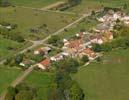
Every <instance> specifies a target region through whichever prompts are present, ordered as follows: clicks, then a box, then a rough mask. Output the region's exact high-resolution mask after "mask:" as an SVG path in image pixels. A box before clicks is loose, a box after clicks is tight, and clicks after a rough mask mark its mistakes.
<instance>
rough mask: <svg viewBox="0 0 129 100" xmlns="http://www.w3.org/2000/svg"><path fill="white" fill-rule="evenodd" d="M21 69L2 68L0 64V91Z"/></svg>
mask: <svg viewBox="0 0 129 100" xmlns="http://www.w3.org/2000/svg"><path fill="white" fill-rule="evenodd" d="M20 72H21V70H19V69H14V68H5V67H4V68H3V67H1V66H0V93H1V92H2V91H4V90H5V89H6V88H7V87H8V86H9V85H10V83H11V82H12V81H13V80H15V78H16V77H17V76H18V75H19V73H20Z"/></svg>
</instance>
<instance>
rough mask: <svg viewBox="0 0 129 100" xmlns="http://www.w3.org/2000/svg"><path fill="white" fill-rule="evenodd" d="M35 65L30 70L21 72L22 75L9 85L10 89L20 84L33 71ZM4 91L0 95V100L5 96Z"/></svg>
mask: <svg viewBox="0 0 129 100" xmlns="http://www.w3.org/2000/svg"><path fill="white" fill-rule="evenodd" d="M34 67H35V65H33V66H31V67H30V68H28V69H27V70H25V71H24V72H23V74H22V75H20V76H18V77H17V78H16V80H14V81H13V82H12V83H11V86H12V87H15V86H16V85H17V84H19V83H21V82H22V81H23V80H24V79H25V78H26V77H27V76H28V75H29V74H30V73H31V72H32V71H33V69H34ZM6 93H7V92H6V90H5V91H4V92H3V93H2V94H1V95H0V100H4V98H5V95H6Z"/></svg>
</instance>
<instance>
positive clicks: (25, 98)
mask: <svg viewBox="0 0 129 100" xmlns="http://www.w3.org/2000/svg"><path fill="white" fill-rule="evenodd" d="M5 100H40V99H39V98H38V96H37V89H36V88H35V87H32V86H29V85H28V84H26V83H20V84H19V85H17V86H16V87H15V88H14V87H11V86H9V87H8V89H7V94H6V96H5Z"/></svg>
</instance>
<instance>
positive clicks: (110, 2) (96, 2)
mask: <svg viewBox="0 0 129 100" xmlns="http://www.w3.org/2000/svg"><path fill="white" fill-rule="evenodd" d="M124 4H129V0H82V3H81V4H80V5H78V6H75V7H72V8H70V9H68V10H67V11H72V12H76V13H86V12H89V11H92V10H96V9H99V8H101V7H102V6H104V7H105V6H106V7H122V6H123V5H124ZM128 9H129V8H128Z"/></svg>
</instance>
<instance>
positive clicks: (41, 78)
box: [25, 71, 53, 100]
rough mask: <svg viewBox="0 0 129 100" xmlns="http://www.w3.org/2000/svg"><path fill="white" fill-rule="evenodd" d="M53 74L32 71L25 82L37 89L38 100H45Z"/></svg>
mask: <svg viewBox="0 0 129 100" xmlns="http://www.w3.org/2000/svg"><path fill="white" fill-rule="evenodd" d="M52 77H53V74H52V73H48V72H40V71H38V72H37V71H33V72H32V73H31V74H30V75H29V76H28V77H27V78H26V79H25V82H26V83H28V84H29V85H32V86H34V87H36V88H37V94H38V97H39V98H40V100H47V96H48V90H49V87H50V84H51V81H52Z"/></svg>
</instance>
